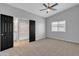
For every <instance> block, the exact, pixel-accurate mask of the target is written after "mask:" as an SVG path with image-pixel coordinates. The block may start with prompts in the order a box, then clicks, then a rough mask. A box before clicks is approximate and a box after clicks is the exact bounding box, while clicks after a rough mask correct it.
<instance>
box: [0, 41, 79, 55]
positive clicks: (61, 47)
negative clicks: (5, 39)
mask: <svg viewBox="0 0 79 59" xmlns="http://www.w3.org/2000/svg"><path fill="white" fill-rule="evenodd" d="M0 55H2V56H11V55H12V56H79V44H73V43H68V42H64V41H59V40H55V39H54V40H53V39H43V40H38V41H35V42H32V43H29V45H26V46H25V45H24V46H18V47H14V48H10V49H7V50H5V51H2V52H0Z"/></svg>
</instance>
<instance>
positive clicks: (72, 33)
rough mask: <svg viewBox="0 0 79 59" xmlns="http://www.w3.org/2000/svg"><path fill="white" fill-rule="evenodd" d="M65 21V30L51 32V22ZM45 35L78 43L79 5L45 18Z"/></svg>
mask: <svg viewBox="0 0 79 59" xmlns="http://www.w3.org/2000/svg"><path fill="white" fill-rule="evenodd" d="M62 20H65V21H66V32H52V31H51V22H53V21H62ZM46 37H48V38H56V39H60V40H65V41H70V42H76V43H79V5H77V6H75V7H72V8H70V9H68V10H65V11H63V12H60V13H57V14H55V15H53V16H51V17H49V18H46Z"/></svg>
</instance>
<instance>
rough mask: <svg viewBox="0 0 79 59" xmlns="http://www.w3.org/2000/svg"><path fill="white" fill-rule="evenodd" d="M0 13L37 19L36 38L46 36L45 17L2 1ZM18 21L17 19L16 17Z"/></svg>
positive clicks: (26, 18)
mask: <svg viewBox="0 0 79 59" xmlns="http://www.w3.org/2000/svg"><path fill="white" fill-rule="evenodd" d="M0 13H1V14H6V15H11V16H13V17H15V18H21V19H22V18H23V19H25V20H35V21H36V40H39V39H42V38H45V19H44V18H43V17H40V16H37V15H34V14H32V13H29V12H27V11H24V10H22V9H19V8H15V7H13V6H10V5H8V4H2V3H0ZM14 21H16V19H14Z"/></svg>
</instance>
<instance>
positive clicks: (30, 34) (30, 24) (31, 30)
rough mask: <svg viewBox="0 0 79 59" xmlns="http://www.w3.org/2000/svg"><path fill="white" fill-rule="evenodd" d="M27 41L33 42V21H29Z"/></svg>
mask: <svg viewBox="0 0 79 59" xmlns="http://www.w3.org/2000/svg"><path fill="white" fill-rule="evenodd" d="M29 41H30V42H32V41H35V21H33V20H30V21H29Z"/></svg>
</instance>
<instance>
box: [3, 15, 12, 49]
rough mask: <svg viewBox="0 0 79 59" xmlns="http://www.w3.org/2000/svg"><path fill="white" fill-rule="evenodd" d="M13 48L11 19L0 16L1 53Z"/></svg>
mask: <svg viewBox="0 0 79 59" xmlns="http://www.w3.org/2000/svg"><path fill="white" fill-rule="evenodd" d="M11 47H13V17H11V16H7V15H1V51H2V50H5V49H8V48H11Z"/></svg>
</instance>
